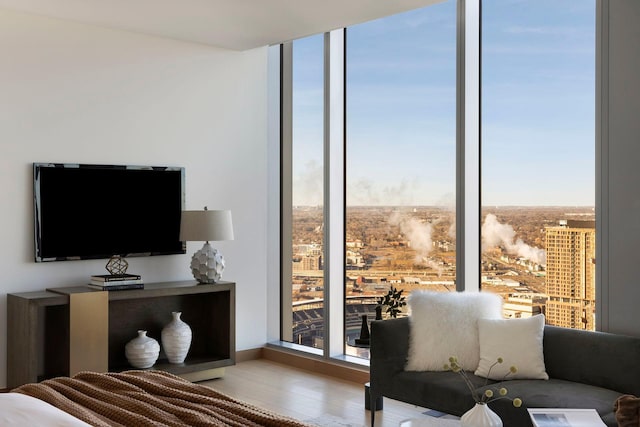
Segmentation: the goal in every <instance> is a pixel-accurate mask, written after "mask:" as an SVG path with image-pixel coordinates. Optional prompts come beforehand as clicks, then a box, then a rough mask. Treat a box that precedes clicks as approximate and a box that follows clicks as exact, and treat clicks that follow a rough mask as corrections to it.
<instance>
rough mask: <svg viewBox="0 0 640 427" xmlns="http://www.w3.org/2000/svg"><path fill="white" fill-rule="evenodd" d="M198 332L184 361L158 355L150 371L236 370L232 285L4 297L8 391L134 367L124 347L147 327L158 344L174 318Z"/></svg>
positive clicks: (165, 285)
mask: <svg viewBox="0 0 640 427" xmlns="http://www.w3.org/2000/svg"><path fill="white" fill-rule="evenodd" d="M172 311H180V312H182V316H181V318H182V320H184V321H185V322H186V323H187V324H188V325H189V326H190V327H191V330H192V333H193V338H192V342H191V348H190V349H189V354H188V355H187V358H186V360H185V361H184V363H181V364H170V363H168V361H167V360H166V358H165V357H164V353H163V352H162V351H161V352H160V358H159V359H158V361H157V362H156V364H155V365H154V366H153V367H152V368H151V369H160V370H165V371H168V372H172V373H175V374H178V375H183V374H185V375H188V374H190V373H197V372H199V371H207V370H214V369H218V368H223V367H225V366H230V365H233V364H235V283H233V282H219V283H214V284H209V285H202V284H198V283H197V282H195V281H184V282H166V283H146V284H145V287H144V289H134V290H126V291H111V292H107V291H101V290H95V289H92V288H89V287H88V286H75V287H67V288H51V289H47V290H46V291H39V292H23V293H15V294H8V295H7V325H8V327H7V387H9V388H13V387H17V386H19V385H22V384H25V383H29V382H37V381H41V380H43V379H47V378H52V377H55V376H70V375H73V374H75V373H77V372H79V371H81V370H94V371H122V370H127V369H134V368H132V367H131V366H130V365H129V364H128V362H127V359H126V357H125V354H124V346H125V344H126V343H127V342H128V341H130V340H131V339H133V338H135V337H136V336H137V331H138V330H140V329H142V330H146V331H148V332H147V334H148V335H149V336H150V337H152V338H155V339H156V340H158V342H161V340H160V332H161V331H162V328H163V327H164V326H165V325H166V324H167V323H169V322H170V321H171V312H172Z"/></svg>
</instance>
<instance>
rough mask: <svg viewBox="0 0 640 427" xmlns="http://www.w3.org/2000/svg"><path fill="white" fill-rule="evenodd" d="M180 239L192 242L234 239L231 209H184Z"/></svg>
mask: <svg viewBox="0 0 640 427" xmlns="http://www.w3.org/2000/svg"><path fill="white" fill-rule="evenodd" d="M180 240H182V241H190V242H198V241H199V242H204V241H207V242H208V241H218V240H233V224H232V222H231V211H227V210H225V211H210V210H207V209H206V208H205V210H203V211H182V218H181V220H180Z"/></svg>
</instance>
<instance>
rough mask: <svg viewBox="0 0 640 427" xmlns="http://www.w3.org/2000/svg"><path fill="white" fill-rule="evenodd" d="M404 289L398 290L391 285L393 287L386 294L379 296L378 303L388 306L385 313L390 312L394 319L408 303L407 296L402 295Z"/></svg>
mask: <svg viewBox="0 0 640 427" xmlns="http://www.w3.org/2000/svg"><path fill="white" fill-rule="evenodd" d="M403 290H404V289H403ZM403 290H398V289H397V288H394V287H393V286H391V289H389V292H388V293H387V294H386V295H385V296H382V297H380V298H378V305H380V306H387V309H386V310H385V313H389V316H390V317H393V318H394V319H395V318H396V317H397V316H398V313H400V312H401V311H402V307H404V306H405V305H407V302H406V301H405V297H403V296H402V291H403Z"/></svg>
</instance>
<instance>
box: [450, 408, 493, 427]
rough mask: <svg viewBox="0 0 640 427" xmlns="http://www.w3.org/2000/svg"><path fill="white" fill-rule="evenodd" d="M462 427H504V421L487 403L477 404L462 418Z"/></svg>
mask: <svg viewBox="0 0 640 427" xmlns="http://www.w3.org/2000/svg"><path fill="white" fill-rule="evenodd" d="M460 425H461V426H462V427H502V420H501V419H500V417H499V416H498V414H496V413H495V412H493V411H492V410H491V408H489V405H487V404H486V403H476V404H475V406H474V407H473V408H471V409H469V410H468V411H467V412H465V413H464V415H462V417H460Z"/></svg>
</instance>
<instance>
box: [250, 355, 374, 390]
mask: <svg viewBox="0 0 640 427" xmlns="http://www.w3.org/2000/svg"><path fill="white" fill-rule="evenodd" d="M262 358H263V359H267V360H271V361H272V362H276V363H282V364H285V365H288V366H292V367H294V368H298V369H303V370H305V371H310V372H314V373H317V374H321V375H327V376H330V377H336V378H341V379H344V380H347V381H353V382H357V383H362V384H364V383H366V382H368V381H369V370H368V368H366V367H363V368H361V369H359V368H355V367H351V366H345V365H342V364H340V363H339V362H333V361H328V360H325V359H320V358H317V357H313V356H306V355H301V354H299V353H292V352H290V351H286V350H281V349H278V348H274V347H264V348H262Z"/></svg>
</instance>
